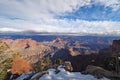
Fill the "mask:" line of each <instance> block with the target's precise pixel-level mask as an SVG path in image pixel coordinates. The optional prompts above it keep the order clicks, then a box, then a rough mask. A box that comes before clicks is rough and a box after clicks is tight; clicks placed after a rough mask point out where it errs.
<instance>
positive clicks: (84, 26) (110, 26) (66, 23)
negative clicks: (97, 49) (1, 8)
mask: <svg viewBox="0 0 120 80" xmlns="http://www.w3.org/2000/svg"><path fill="white" fill-rule="evenodd" d="M0 21H2V22H0V26H2V28H3V29H0V31H1V30H2V31H3V30H4V31H5V29H7V30H8V29H9V30H11V31H12V30H13V31H25V30H34V31H37V32H58V33H86V34H87V33H89V34H116V33H119V34H120V31H119V30H120V22H117V21H116V22H115V21H114V22H113V21H86V20H79V19H77V20H68V19H46V20H40V21H38V22H36V21H35V22H33V21H32V22H31V21H24V20H10V19H4V18H3V19H2V18H1V19H0ZM4 22H5V23H4ZM3 24H4V25H3ZM13 25H14V26H13ZM10 28H11V29H10Z"/></svg>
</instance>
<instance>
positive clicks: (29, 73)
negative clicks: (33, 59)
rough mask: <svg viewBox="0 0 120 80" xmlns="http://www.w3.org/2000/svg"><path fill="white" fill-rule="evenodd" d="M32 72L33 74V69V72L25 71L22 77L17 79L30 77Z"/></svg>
mask: <svg viewBox="0 0 120 80" xmlns="http://www.w3.org/2000/svg"><path fill="white" fill-rule="evenodd" d="M32 74H33V72H32V71H31V72H28V73H24V74H22V75H21V76H20V77H18V78H17V79H16V80H24V79H26V78H28V77H30V76H31V75H32Z"/></svg>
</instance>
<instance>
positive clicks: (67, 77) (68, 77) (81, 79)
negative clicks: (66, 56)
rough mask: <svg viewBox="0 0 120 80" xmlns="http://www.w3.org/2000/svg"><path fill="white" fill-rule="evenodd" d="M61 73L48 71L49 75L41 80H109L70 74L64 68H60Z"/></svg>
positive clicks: (77, 73)
mask: <svg viewBox="0 0 120 80" xmlns="http://www.w3.org/2000/svg"><path fill="white" fill-rule="evenodd" d="M58 70H60V72H59V73H58V74H55V69H48V74H45V75H43V76H42V77H41V78H40V79H39V80H109V79H107V78H102V79H97V78H95V77H94V76H92V75H83V74H81V73H80V72H68V71H66V70H65V69H64V68H62V66H59V67H58Z"/></svg>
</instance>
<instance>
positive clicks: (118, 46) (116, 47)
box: [110, 40, 120, 53]
mask: <svg viewBox="0 0 120 80" xmlns="http://www.w3.org/2000/svg"><path fill="white" fill-rule="evenodd" d="M110 51H111V52H114V53H119V52H120V40H113V43H112V45H111V46H110Z"/></svg>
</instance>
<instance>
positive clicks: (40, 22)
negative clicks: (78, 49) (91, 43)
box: [0, 0, 120, 34]
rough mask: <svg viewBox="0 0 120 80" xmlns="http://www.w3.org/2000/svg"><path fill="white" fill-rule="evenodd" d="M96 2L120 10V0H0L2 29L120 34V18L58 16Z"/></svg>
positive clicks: (0, 27) (0, 28) (0, 23)
mask: <svg viewBox="0 0 120 80" xmlns="http://www.w3.org/2000/svg"><path fill="white" fill-rule="evenodd" d="M93 4H95V5H98V4H99V5H103V6H104V7H109V8H111V9H112V10H113V11H119V10H120V0H0V31H23V30H35V31H38V32H44V31H46V32H66V33H69V32H71V33H90V34H91V33H98V34H109V33H111V34H114V33H119V34H120V31H119V30H120V22H119V21H87V20H80V19H76V20H73V19H65V18H64V19H58V17H59V16H64V15H66V14H67V13H73V12H75V11H77V10H78V9H80V8H81V7H84V6H87V7H90V6H92V5H93ZM88 15H89V14H88Z"/></svg>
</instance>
